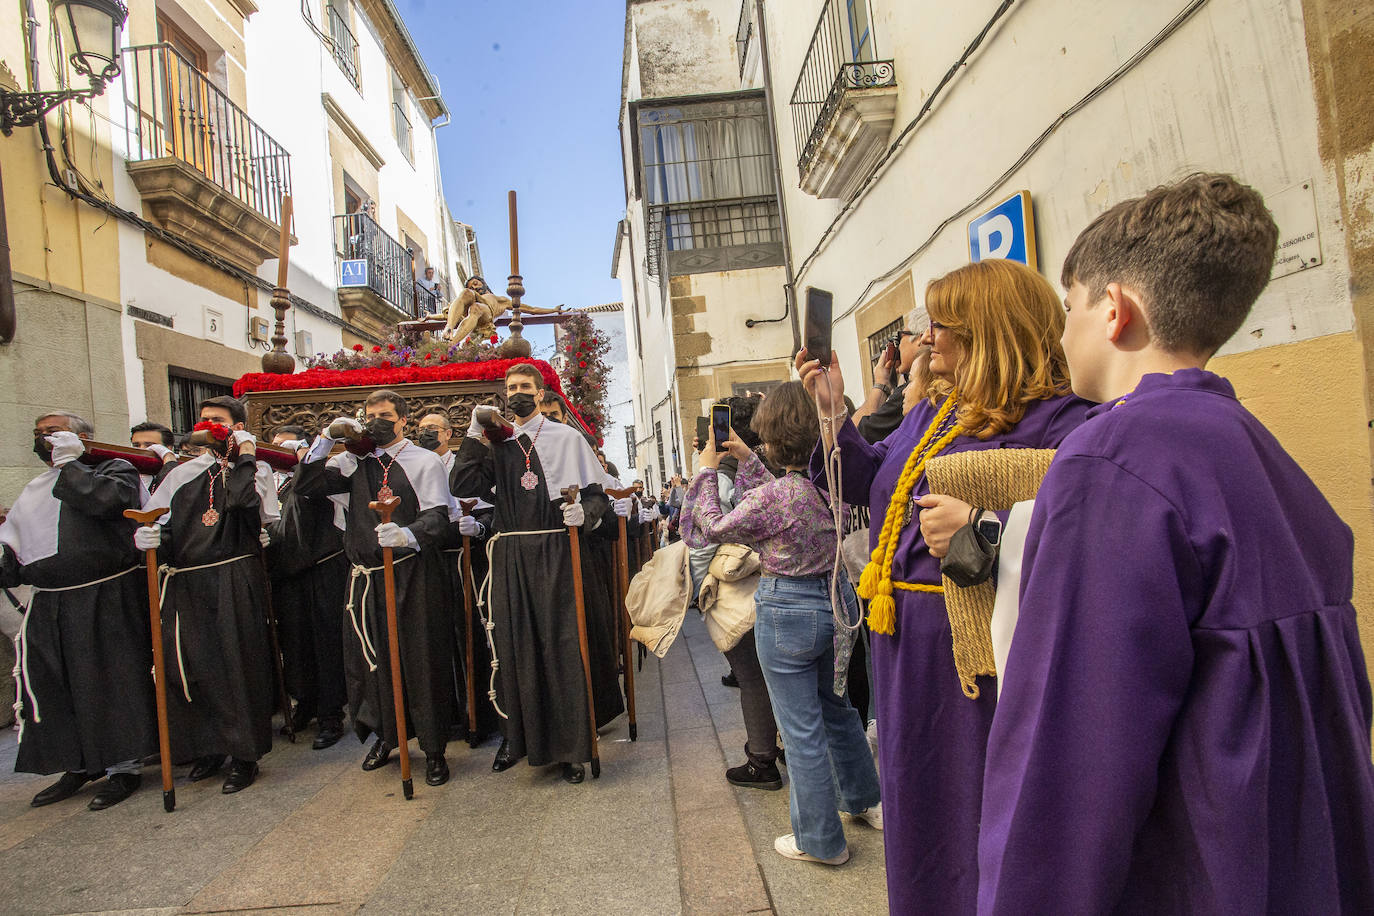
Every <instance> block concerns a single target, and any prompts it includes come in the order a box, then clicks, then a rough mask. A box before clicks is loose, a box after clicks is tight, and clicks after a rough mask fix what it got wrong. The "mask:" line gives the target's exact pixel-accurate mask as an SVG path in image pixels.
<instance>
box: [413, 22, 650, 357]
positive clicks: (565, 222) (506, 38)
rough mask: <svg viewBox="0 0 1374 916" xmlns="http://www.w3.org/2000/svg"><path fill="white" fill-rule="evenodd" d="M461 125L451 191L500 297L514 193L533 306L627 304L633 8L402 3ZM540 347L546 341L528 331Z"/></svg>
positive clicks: (450, 157)
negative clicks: (622, 241) (620, 233)
mask: <svg viewBox="0 0 1374 916" xmlns="http://www.w3.org/2000/svg"><path fill="white" fill-rule="evenodd" d="M396 5H397V7H398V8H399V9H400V11H401V14H402V15H403V16H404V17H405V20H406V26H407V28H409V29H410V33H411V35H412V36H413V37H414V38H415V41H416V43H417V44H418V45H419V46H420V53H421V54H422V55H424V58H425V62H426V63H427V64H428V65H429V68H430V70H431V72H433V73H434V75H435V76H436V77H437V78H438V79H439V82H440V84H441V87H442V92H443V97H444V102H445V104H446V105H447V106H448V108H449V110H450V111H451V112H452V113H453V123H451V124H450V125H449V126H447V127H444V128H442V129H441V130H440V131H439V133H438V142H439V158H440V168H441V169H442V171H443V180H444V193H445V196H446V197H447V199H448V204H449V208H450V209H451V210H452V211H453V215H454V216H455V217H456V218H457V219H460V220H462V221H464V222H467V223H471V224H472V225H473V226H475V227H476V229H477V239H478V244H479V245H480V247H481V250H482V266H483V268H484V269H485V271H486V279H487V282H489V283H490V284H491V286H492V288H493V289H494V290H496V291H498V292H504V291H505V286H506V280H505V278H506V275H507V274H508V273H509V264H510V251H509V244H508V224H507V219H506V191H507V190H510V189H514V190H515V191H516V192H517V193H518V195H519V206H520V268H521V273H522V274H523V275H524V277H525V289H526V294H525V299H526V300H527V301H528V302H530V303H531V304H533V305H540V306H555V305H558V304H559V303H564V304H567V305H569V306H587V305H598V304H601V303H604V302H617V301H619V300H620V298H621V294H620V283H619V281H617V280H614V279H612V278H611V275H610V272H611V249H612V245H613V243H614V241H615V226H616V221H617V220H619V219H620V218H621V217H622V216H623V214H624V210H625V197H624V186H623V184H622V181H621V171H620V150H619V135H618V133H617V127H616V119H617V117H618V109H619V104H620V64H621V56H622V52H623V39H624V30H625V6H624V4H623V3H617V2H609V0H592V2H585V3H567V2H552V0H506V2H499V3H498V2H491V0H482V2H478V0H396ZM531 332H532V333H530V334H527V335H526V336H528V337H530V338H531V340H532V341H533V342H535V344H536V346H538V345H539V344H540V343H544V342H546V341H551V339H552V338H551V336H550V334H549V332H548V331H547V329H542V328H541V329H534V328H532V329H531Z"/></svg>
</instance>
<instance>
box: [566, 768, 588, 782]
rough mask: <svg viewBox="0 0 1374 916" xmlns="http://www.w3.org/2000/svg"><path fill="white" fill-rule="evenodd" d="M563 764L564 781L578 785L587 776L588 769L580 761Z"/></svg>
mask: <svg viewBox="0 0 1374 916" xmlns="http://www.w3.org/2000/svg"><path fill="white" fill-rule="evenodd" d="M562 766H563V781H564V782H567V783H572V784H573V785H577V784H578V783H579V782H581V781H582V780H584V779H586V778H587V771H586V770H585V769H584V768H583V767H582V764H580V763H565V764H563V765H562Z"/></svg>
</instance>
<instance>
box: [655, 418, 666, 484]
mask: <svg viewBox="0 0 1374 916" xmlns="http://www.w3.org/2000/svg"><path fill="white" fill-rule="evenodd" d="M654 440H655V441H656V442H657V443H658V479H659V480H662V481H663V482H664V483H667V482H668V465H667V463H666V462H665V461H664V460H663V421H662V420H655V421H654Z"/></svg>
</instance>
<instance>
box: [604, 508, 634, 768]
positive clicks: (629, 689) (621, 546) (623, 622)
mask: <svg viewBox="0 0 1374 916" xmlns="http://www.w3.org/2000/svg"><path fill="white" fill-rule="evenodd" d="M638 493H639V487H628V488H626V489H624V490H615V489H608V490H607V491H606V495H607V496H609V497H610V498H611V499H625V498H626V497H630V496H635V495H637V494H638ZM634 506H635V509H636V511H638V509H639V500H637V499H636V500H634ZM616 519H617V520H618V521H619V522H620V540H619V541H617V542H616V555H615V561H616V562H615V571H616V579H617V582H616V609H617V611H619V613H618V614H617V619H618V620H619V625H618V626H617V627H616V632H617V633H618V634H619V636H620V640H619V641H620V657H621V659H622V661H623V663H624V665H625V707H626V712H627V713H628V714H629V717H630V740H631V741H638V740H639V726H638V725H637V724H636V723H635V664H634V643H633V642H631V640H630V611H629V609H628V608H627V607H626V606H625V595H626V593H627V592H629V590H630V544H629V540H630V536H629V532H628V530H627V528H626V523H625V519H624V518H622V517H621V516H620V515H616Z"/></svg>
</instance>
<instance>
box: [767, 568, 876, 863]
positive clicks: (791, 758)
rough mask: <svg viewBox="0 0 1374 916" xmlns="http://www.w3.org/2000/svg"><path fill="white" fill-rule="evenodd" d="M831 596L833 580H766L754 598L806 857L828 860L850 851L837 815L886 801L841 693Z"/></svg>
mask: <svg viewBox="0 0 1374 916" xmlns="http://www.w3.org/2000/svg"><path fill="white" fill-rule="evenodd" d="M829 589H830V585H829V582H828V580H826V579H789V578H772V577H767V576H765V577H763V578H761V579H760V580H759V587H758V591H757V592H755V593H754V608H755V612H756V620H755V623H754V639H755V643H756V645H757V648H758V654H759V663H760V664H761V665H762V666H763V677H764V680H765V681H767V682H768V694H769V696H771V697H772V699H773V716H774V717H775V718H776V719H777V720H778V730H779V731H781V732H782V737H783V743H784V744H785V745H786V749H787V774H788V776H789V777H790V780H789V786H788V801H789V802H790V805H791V809H792V832H793V833H794V834H796V838H797V846H798V847H799V848H800V849H801V850H802V851H803V852H808V853H810V854H811V855H813V856H816V857H817V858H821V859H830V858H834V857H835V856H838V855H839V854H840V853H841V852H843V851H844V849H845V839H844V829H843V828H842V827H841V826H840V815H839V811H838V810H837V808H838V809H842V810H844V811H847V812H849V813H851V814H857V813H858V812H860V811H863V810H864V809H865V808H871V807H873V806H874V805H876V804H877V803H878V800H879V795H878V771H877V770H876V769H875V768H874V766H873V754H872V752H871V751H870V750H869V748H868V739H867V738H866V737H865V736H864V727H863V722H862V720H861V718H860V716H859V714H858V713H857V712H856V711H855V709H854V707H853V706H851V705H850V704H849V698H848V697H847V696H843V697H839V696H836V695H835V692H834V689H833V687H834V667H835V648H834V636H835V621H834V619H833V617H832V616H831V612H830V597H829ZM850 600H851V601H852V600H853V599H852V598H851V599H850Z"/></svg>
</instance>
